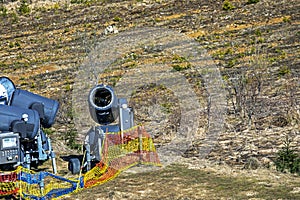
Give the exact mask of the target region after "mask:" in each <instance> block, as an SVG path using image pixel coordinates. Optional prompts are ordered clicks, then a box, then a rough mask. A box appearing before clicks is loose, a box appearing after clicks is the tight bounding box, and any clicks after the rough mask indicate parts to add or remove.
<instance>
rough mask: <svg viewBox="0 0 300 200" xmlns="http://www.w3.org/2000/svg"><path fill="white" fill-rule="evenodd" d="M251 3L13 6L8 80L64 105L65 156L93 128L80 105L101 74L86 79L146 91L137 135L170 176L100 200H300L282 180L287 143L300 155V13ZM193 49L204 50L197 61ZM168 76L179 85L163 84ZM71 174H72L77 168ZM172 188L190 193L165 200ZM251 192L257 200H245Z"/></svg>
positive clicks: (6, 35) (293, 182)
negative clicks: (87, 84)
mask: <svg viewBox="0 0 300 200" xmlns="http://www.w3.org/2000/svg"><path fill="white" fill-rule="evenodd" d="M248 2H250V1H247V0H232V1H212V0H207V1H196V0H191V1H175V0H174V1H165V0H155V1H154V0H153V1H151V0H149V1H142V0H141V1H138V0H128V1H118V0H116V1H93V0H86V1H80V0H71V1H64V0H61V1H39V0H32V1H31V2H24V1H23V3H22V2H21V1H13V2H11V1H2V3H1V4H0V27H1V28H0V41H1V42H0V68H1V75H5V76H8V77H9V78H11V79H12V80H13V81H14V82H15V83H16V85H17V86H18V87H20V88H23V89H27V90H30V91H32V92H36V93H38V94H41V95H45V96H47V97H51V98H54V99H57V100H59V102H60V103H61V108H60V111H59V114H58V118H57V121H56V124H55V125H54V127H53V128H51V129H49V130H47V133H48V134H49V135H50V136H51V138H52V139H53V140H54V147H55V150H56V152H59V153H58V155H67V154H69V153H72V154H73V153H77V152H76V148H78V146H80V139H81V138H82V137H81V136H80V135H81V134H82V132H84V130H85V128H86V127H84V126H83V125H82V124H80V126H81V125H82V127H80V126H79V129H80V130H78V123H77V122H78V119H77V117H78V116H77V114H78V113H76V112H78V110H76V109H77V107H78V106H77V104H76V103H78V102H76V100H75V104H74V97H75V99H76V95H78V96H80V95H81V93H82V94H84V93H85V92H86V91H79V90H78V84H79V85H80V84H82V83H83V82H84V81H85V79H87V81H91V82H93V81H94V77H93V76H94V75H95V74H94V75H93V74H92V75H89V76H87V77H85V78H84V79H82V80H80V79H79V77H80V76H79V74H80V73H79V72H80V71H82V70H91V72H93V69H94V68H95V69H101V70H100V71H101V73H99V74H96V75H95V76H96V77H98V79H99V82H101V83H105V84H109V85H112V86H114V87H116V88H122V87H121V86H122V83H126V84H125V85H126V86H127V85H130V84H131V85H134V84H138V82H136V80H139V81H140V82H141V79H142V81H144V83H145V84H144V85H142V86H141V87H139V88H137V89H136V90H135V91H134V92H132V91H129V89H128V88H127V89H128V91H126V92H127V94H128V92H132V93H130V94H129V95H131V96H130V98H131V99H130V104H131V106H133V107H134V109H135V117H136V123H142V124H144V125H145V126H146V128H147V130H148V131H149V133H150V134H151V135H152V136H153V138H154V142H155V143H156V147H157V149H158V151H159V152H160V154H161V157H162V162H163V164H166V165H165V167H164V168H163V169H160V170H159V172H160V173H156V172H157V170H154V171H150V172H146V173H138V175H136V176H135V174H132V173H130V172H128V173H127V172H126V173H125V174H123V175H121V176H120V177H119V178H117V179H116V180H114V181H113V183H110V182H109V183H107V184H106V185H104V186H103V187H102V186H99V188H98V187H97V188H96V189H91V190H88V192H87V193H88V194H89V193H92V194H93V195H94V196H95V198H99V199H101V198H102V197H103V198H107V199H124V198H129V199H143V198H154V199H159V198H165V199H210V197H212V198H214V199H220V198H225V199H227V198H229V197H231V196H232V193H234V194H237V196H236V198H237V199H244V198H246V199H247V198H255V197H256V198H261V199H268V197H269V196H270V195H271V194H273V193H274V194H275V195H276V197H275V198H276V199H279V198H288V199H295V198H296V197H297V196H298V197H299V195H300V192H299V187H298V186H297V185H299V178H298V177H297V176H294V175H292V174H281V173H279V172H276V171H275V165H274V161H275V159H276V153H277V152H278V150H280V149H281V148H282V147H283V146H284V144H285V143H284V142H285V141H287V140H289V141H290V145H291V146H292V147H293V148H295V150H296V151H298V152H300V145H299V142H300V138H299V130H300V129H299V122H300V102H299V101H300V89H299V83H300V80H299V75H300V68H299V55H300V48H299V38H300V32H299V27H300V24H299V23H300V16H299V10H300V2H299V0H291V1H287V0H284V1H271V0H260V1H258V2H255V1H253V3H248ZM110 26H112V27H114V29H113V31H112V32H109V31H108V27H110ZM114 30H115V31H114ZM116 30H117V31H116ZM151 30H152V32H151ZM143 34H144V35H143ZM145 35H146V36H147V37H146V36H145ZM132 41H133V43H129V42H132ZM126 42H127V43H126ZM184 45H186V46H187V47H190V48H191V49H192V50H194V49H197V53H195V56H194V57H193V56H191V55H192V53H191V52H192V50H190V49H188V48H185V47H186V46H184ZM199 52H201V53H199ZM189 53H190V54H189ZM193 55H194V54H193ZM198 58H199V59H198ZM93 59H94V60H93ZM97 59H99V61H98V60H97ZM95 60H97V61H95ZM100 64H101V65H100ZM105 67H107V68H105ZM102 68H103V70H102ZM165 69H171V71H170V73H169V74H166V71H165ZM156 70H160V71H158V72H157V71H156ZM205 70H206V71H205ZM137 72H139V74H138V73H137ZM134 73H136V74H138V75H139V77H138V78H137V77H135V76H134V75H132V74H134ZM160 76H163V77H164V78H165V77H167V78H168V80H170V81H169V82H168V83H167V84H161V82H160V78H159V77H160ZM178 77H179V78H178ZM139 78H140V79H139ZM181 78H182V79H184V80H183V81H184V83H185V86H184V87H181V86H182V84H178V83H183V82H180V81H182V80H181ZM163 80H165V79H163ZM151 81H152V82H151ZM176 81H177V82H176ZM163 83H164V82H163ZM176 83H177V84H176ZM79 89H80V88H79ZM178 91H180V93H179V95H178ZM189 91H193V92H192V94H191V93H189ZM126 92H124V94H126ZM185 92H186V93H185ZM180 95H181V96H180ZM185 95H187V96H185ZM189 95H190V96H189ZM81 96H82V95H81ZM72 97H73V100H72ZM185 112H186V115H185ZM195 116H196V117H195ZM189 130H192V131H190V132H191V133H190V132H189ZM185 131H186V132H185ZM180 140H181V141H180ZM172 141H173V142H174V141H176V142H178V143H176V142H174V143H176V145H177V146H176V145H175V146H174V147H175V149H177V150H178V152H179V153H177V154H176V155H175V156H174V157H172V156H173V154H169V152H168V151H163V150H162V149H164V146H167V145H168V144H172ZM182 141H184V142H182ZM181 142H182V143H181ZM173 153H174V152H173ZM169 163H173V164H174V163H177V164H186V165H187V166H189V167H188V168H187V167H183V166H182V165H175V166H174V165H171V166H168V164H169ZM59 164H60V165H62V166H61V169H60V170H61V173H67V172H65V169H64V168H63V167H65V166H66V163H64V162H63V161H62V160H59ZM191 166H192V167H191ZM188 169H190V170H188ZM180 171H182V172H180ZM177 172H178V173H177ZM197 173H199V174H200V175H199V179H197V180H193V178H192V177H193V176H194V174H197ZM185 175H186V176H185ZM200 177H202V178H200ZM269 178H270V179H269ZM146 179H147V180H149V182H146V181H145V180H146ZM207 179H210V180H211V181H209V180H207ZM187 180H191V181H187ZM206 180H207V183H206V184H205V183H203V182H205V181H206ZM164 181H165V182H166V183H167V185H168V187H173V186H174V188H177V189H175V191H179V192H178V193H176V192H174V191H173V192H172V191H169V193H168V192H167V191H163V186H164V184H165V182H164ZM230 181H232V183H233V185H231V186H230V185H227V184H226V182H230ZM124 182H125V183H124ZM180 182H181V183H180ZM218 183H219V184H220V185H221V186H219V187H218ZM110 184H111V185H110ZM123 184H128V187H130V188H133V189H132V190H133V191H134V190H136V191H143V192H137V193H134V192H133V191H132V192H129V189H128V190H127V189H126V190H125V189H124V188H123V187H122V185H123ZM143 184H144V185H147V186H149V187H147V188H148V190H146V189H145V188H139V187H140V186H139V185H143ZM203 185H205V187H204V186H203ZM240 185H241V188H240V191H244V192H246V193H247V191H250V193H249V195H248V193H247V194H246V193H243V192H240V193H239V192H238V191H236V190H235V187H234V186H236V187H238V186H240ZM258 186H259V187H258ZM166 187H167V186H166ZM196 188H201V189H200V190H199V191H200V192H199V193H195V192H194V191H196V190H197V189H196ZM256 188H257V190H256ZM228 191H230V192H228ZM283 191H284V192H283ZM127 192H128V193H129V194H128V195H129V196H128V195H127V194H126V193H127ZM97 193H103V196H102V195H98V194H97ZM141 193H142V194H141ZM85 195H86V193H85V192H83V193H82V194H78V195H77V198H81V199H82V198H85V197H84V196H85ZM140 195H144V196H141V197H140ZM201 195H203V196H201ZM281 195H287V196H286V197H284V196H281ZM289 195H290V196H289Z"/></svg>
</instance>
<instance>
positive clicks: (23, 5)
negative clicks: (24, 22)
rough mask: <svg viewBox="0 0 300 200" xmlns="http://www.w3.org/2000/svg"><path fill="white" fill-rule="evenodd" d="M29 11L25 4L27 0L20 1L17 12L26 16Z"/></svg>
mask: <svg viewBox="0 0 300 200" xmlns="http://www.w3.org/2000/svg"><path fill="white" fill-rule="evenodd" d="M30 11H31V10H30V7H29V5H28V3H27V0H22V2H21V5H20V7H19V12H20V13H21V14H28V13H30Z"/></svg>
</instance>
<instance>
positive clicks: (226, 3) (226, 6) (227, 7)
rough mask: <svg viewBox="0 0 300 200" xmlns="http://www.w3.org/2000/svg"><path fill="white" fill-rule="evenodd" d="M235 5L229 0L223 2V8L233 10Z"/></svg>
mask: <svg viewBox="0 0 300 200" xmlns="http://www.w3.org/2000/svg"><path fill="white" fill-rule="evenodd" d="M233 9H235V6H234V5H232V4H231V3H230V2H229V1H227V0H225V1H224V3H223V10H233Z"/></svg>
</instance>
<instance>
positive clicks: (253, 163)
mask: <svg viewBox="0 0 300 200" xmlns="http://www.w3.org/2000/svg"><path fill="white" fill-rule="evenodd" d="M261 165H262V164H261V162H260V161H259V160H258V159H257V158H255V157H250V158H249V159H248V160H247V162H246V163H245V165H244V169H258V168H259V167H261Z"/></svg>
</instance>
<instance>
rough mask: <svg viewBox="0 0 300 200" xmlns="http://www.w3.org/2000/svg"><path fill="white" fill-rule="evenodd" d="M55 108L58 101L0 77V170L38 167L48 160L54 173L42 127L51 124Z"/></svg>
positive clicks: (55, 112)
mask: <svg viewBox="0 0 300 200" xmlns="http://www.w3.org/2000/svg"><path fill="white" fill-rule="evenodd" d="M58 108H59V103H58V102H57V101H55V100H52V99H49V98H46V97H43V96H40V95H37V94H34V93H31V92H29V91H26V90H21V89H17V88H16V87H15V85H14V83H13V82H12V81H11V80H10V79H9V78H7V77H0V169H2V170H10V169H14V168H16V167H17V166H19V165H21V166H23V167H25V168H28V169H30V168H31V167H34V168H37V167H38V166H39V165H41V164H42V163H43V162H45V161H46V160H48V159H49V158H50V159H51V160H52V168H53V172H54V173H56V171H57V170H56V162H55V153H54V152H53V149H52V146H51V140H50V138H49V137H48V136H47V135H46V134H45V133H44V131H43V128H50V127H51V126H52V125H53V123H54V121H55V117H56V114H57V111H58Z"/></svg>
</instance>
